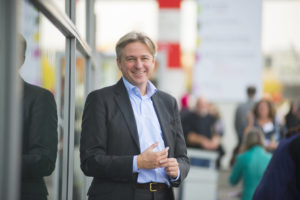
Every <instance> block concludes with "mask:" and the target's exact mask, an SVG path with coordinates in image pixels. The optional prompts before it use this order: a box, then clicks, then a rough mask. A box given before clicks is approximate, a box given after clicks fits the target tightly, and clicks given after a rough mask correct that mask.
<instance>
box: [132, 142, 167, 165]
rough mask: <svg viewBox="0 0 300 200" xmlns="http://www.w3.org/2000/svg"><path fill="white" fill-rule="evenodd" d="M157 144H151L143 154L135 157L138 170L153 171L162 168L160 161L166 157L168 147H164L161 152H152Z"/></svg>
mask: <svg viewBox="0 0 300 200" xmlns="http://www.w3.org/2000/svg"><path fill="white" fill-rule="evenodd" d="M157 145H158V143H157V142H156V143H154V144H152V145H151V146H150V147H148V148H147V149H146V150H145V151H144V152H143V153H141V154H140V155H138V156H137V167H138V169H155V168H157V167H162V166H161V163H160V161H161V160H164V159H166V158H167V157H168V150H169V147H166V148H165V149H164V150H162V151H156V152H154V151H153V150H154V149H155V148H156V147H157Z"/></svg>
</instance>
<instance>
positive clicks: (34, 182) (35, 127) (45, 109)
mask: <svg viewBox="0 0 300 200" xmlns="http://www.w3.org/2000/svg"><path fill="white" fill-rule="evenodd" d="M19 41H20V42H21V44H22V46H23V54H22V56H23V59H22V63H21V65H23V63H24V61H25V51H26V41H25V39H24V37H23V36H22V35H20V36H19ZM23 86H24V90H23V101H22V103H23V104H22V105H23V123H22V125H23V129H22V160H21V163H22V166H21V191H20V199H21V200H29V199H30V200H46V199H47V196H48V191H47V187H46V184H45V181H44V179H43V177H45V176H49V175H50V174H51V173H52V172H53V170H54V168H55V162H56V156H57V143H58V138H57V110H56V102H55V99H54V97H53V95H52V93H51V92H50V91H48V90H46V89H44V88H40V87H38V86H35V85H31V84H29V83H27V82H25V81H23Z"/></svg>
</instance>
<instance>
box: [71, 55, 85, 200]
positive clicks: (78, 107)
mask: <svg viewBox="0 0 300 200" xmlns="http://www.w3.org/2000/svg"><path fill="white" fill-rule="evenodd" d="M84 69H85V59H84V57H83V56H82V55H81V54H80V53H79V52H78V51H77V54H76V73H75V74H76V78H75V123H74V131H75V133H74V134H75V135H74V177H73V180H74V183H73V200H79V199H81V195H82V184H83V173H82V171H81V169H80V157H79V142H80V134H81V121H82V114H83V107H84Z"/></svg>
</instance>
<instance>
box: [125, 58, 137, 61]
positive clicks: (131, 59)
mask: <svg viewBox="0 0 300 200" xmlns="http://www.w3.org/2000/svg"><path fill="white" fill-rule="evenodd" d="M126 60H127V61H135V58H127V59H126Z"/></svg>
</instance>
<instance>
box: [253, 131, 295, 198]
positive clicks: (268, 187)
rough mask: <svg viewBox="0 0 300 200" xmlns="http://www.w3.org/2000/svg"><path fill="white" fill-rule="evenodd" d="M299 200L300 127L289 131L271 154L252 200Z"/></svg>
mask: <svg viewBox="0 0 300 200" xmlns="http://www.w3.org/2000/svg"><path fill="white" fill-rule="evenodd" d="M261 199H264V200H282V199H284V200H294V199H300V126H297V127H296V128H292V129H289V130H288V132H287V134H286V136H285V138H284V139H282V140H281V142H280V144H279V146H278V147H277V149H276V150H275V152H274V153H273V156H272V159H271V161H270V163H269V165H268V167H267V169H266V171H265V173H264V175H263V178H262V180H261V181H260V183H259V185H258V187H257V188H256V191H255V194H254V197H253V200H261Z"/></svg>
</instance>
